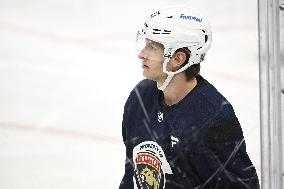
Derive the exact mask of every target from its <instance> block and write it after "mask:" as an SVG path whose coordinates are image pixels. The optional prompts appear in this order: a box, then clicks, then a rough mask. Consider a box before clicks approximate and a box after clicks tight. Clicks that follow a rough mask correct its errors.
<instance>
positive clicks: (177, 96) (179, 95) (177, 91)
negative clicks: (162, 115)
mask: <svg viewBox="0 0 284 189" xmlns="http://www.w3.org/2000/svg"><path fill="white" fill-rule="evenodd" d="M196 85H197V80H196V78H194V79H192V80H190V81H187V80H186V76H185V74H182V73H181V74H177V75H175V76H174V77H173V79H172V81H171V82H170V84H169V85H168V86H167V88H166V89H165V90H164V91H163V92H164V103H165V104H167V105H169V106H171V105H173V104H177V103H178V102H179V101H181V100H182V99H183V98H184V97H185V96H186V95H187V94H188V93H189V92H190V91H191V90H192V89H193V88H194V87H195V86H196Z"/></svg>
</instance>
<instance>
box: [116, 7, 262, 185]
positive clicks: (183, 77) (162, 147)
mask: <svg viewBox="0 0 284 189" xmlns="http://www.w3.org/2000/svg"><path fill="white" fill-rule="evenodd" d="M137 41H138V43H140V42H143V43H144V45H142V50H141V51H140V53H139V55H138V57H139V59H141V60H142V68H143V75H144V77H145V78H146V79H145V80H142V81H141V82H140V83H138V84H137V86H136V87H135V88H134V89H133V91H132V92H131V93H130V95H129V97H128V100H127V102H126V104H125V107H124V114H123V122H122V134H123V140H124V143H125V146H126V161H125V174H124V177H123V179H122V181H121V184H120V187H119V188H120V189H133V188H138V189H146V188H149V189H178V188H179V189H182V188H183V189H191V188H195V189H197V188H198V189H210V188H212V189H248V188H250V189H257V188H259V181H258V177H257V174H256V170H255V168H254V166H253V165H252V163H251V161H250V158H249V157H248V154H247V153H246V146H245V141H244V136H243V133H242V129H241V126H240V124H239V121H238V119H237V117H236V115H235V113H234V110H233V107H232V106H231V104H230V103H229V102H228V101H227V100H226V98H225V97H223V96H222V95H221V94H220V93H219V92H218V91H217V90H216V89H215V88H214V86H212V85H211V84H210V83H209V82H208V81H207V80H206V79H204V78H203V77H202V76H201V75H200V74H199V71H200V63H201V62H202V61H203V59H204V57H205V53H206V52H207V51H208V49H209V48H210V45H211V29H210V26H209V23H208V21H207V20H206V19H205V18H204V17H203V16H201V15H200V14H199V13H197V12H196V11H194V10H192V9H190V8H188V7H186V6H174V7H169V8H164V9H161V10H159V11H157V12H155V13H153V14H152V15H151V16H150V17H149V18H148V19H147V21H146V23H145V24H144V28H143V29H142V30H141V31H139V32H138V35H137Z"/></svg>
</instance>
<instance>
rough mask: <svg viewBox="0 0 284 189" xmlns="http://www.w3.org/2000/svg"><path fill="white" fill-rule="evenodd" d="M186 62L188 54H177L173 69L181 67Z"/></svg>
mask: <svg viewBox="0 0 284 189" xmlns="http://www.w3.org/2000/svg"><path fill="white" fill-rule="evenodd" d="M185 61H186V54H185V53H184V52H177V53H175V56H174V65H173V67H180V66H182V65H183V64H184V62H185Z"/></svg>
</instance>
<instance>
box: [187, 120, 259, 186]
mask: <svg viewBox="0 0 284 189" xmlns="http://www.w3.org/2000/svg"><path fill="white" fill-rule="evenodd" d="M200 141H201V142H200V143H198V144H197V145H196V146H195V147H194V150H193V151H192V154H191V156H192V157H193V161H194V163H193V165H194V167H195V170H196V172H197V173H198V176H199V177H200V180H201V181H202V184H201V185H200V188H228V189H233V188H238V189H247V188H250V189H259V181H258V177H257V174H256V170H255V168H254V166H253V164H252V162H251V161H250V159H249V156H248V154H247V152H246V145H245V140H244V136H243V133H242V129H241V126H240V124H239V122H238V120H237V118H236V117H234V118H230V119H227V118H221V119H218V121H217V122H215V123H214V124H213V126H211V127H210V128H209V129H208V130H207V131H206V132H205V135H204V136H203V139H202V140H200Z"/></svg>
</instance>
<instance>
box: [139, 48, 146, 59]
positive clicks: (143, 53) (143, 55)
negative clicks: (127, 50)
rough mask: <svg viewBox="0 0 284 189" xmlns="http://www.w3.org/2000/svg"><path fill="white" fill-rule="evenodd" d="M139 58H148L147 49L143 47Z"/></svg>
mask: <svg viewBox="0 0 284 189" xmlns="http://www.w3.org/2000/svg"><path fill="white" fill-rule="evenodd" d="M138 58H139V59H144V58H146V54H145V50H144V49H142V50H141V51H140V52H139V54H138Z"/></svg>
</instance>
